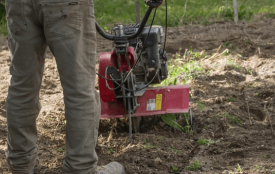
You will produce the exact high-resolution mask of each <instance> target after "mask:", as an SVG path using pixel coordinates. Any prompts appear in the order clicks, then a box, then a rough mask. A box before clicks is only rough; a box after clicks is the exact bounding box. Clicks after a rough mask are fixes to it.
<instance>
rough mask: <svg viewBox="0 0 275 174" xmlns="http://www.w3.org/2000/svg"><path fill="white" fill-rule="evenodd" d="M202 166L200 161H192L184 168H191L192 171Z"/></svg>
mask: <svg viewBox="0 0 275 174" xmlns="http://www.w3.org/2000/svg"><path fill="white" fill-rule="evenodd" d="M201 167H202V164H201V162H200V161H194V162H193V163H192V164H190V165H189V166H187V167H186V168H185V169H186V170H192V171H198V170H199V168H201Z"/></svg>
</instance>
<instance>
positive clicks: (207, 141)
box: [198, 138, 220, 146]
mask: <svg viewBox="0 0 275 174" xmlns="http://www.w3.org/2000/svg"><path fill="white" fill-rule="evenodd" d="M218 142H220V141H213V140H211V139H209V140H207V139H204V138H200V139H199V140H198V143H199V145H207V146H209V145H211V144H214V143H218Z"/></svg>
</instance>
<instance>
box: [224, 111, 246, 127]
mask: <svg viewBox="0 0 275 174" xmlns="http://www.w3.org/2000/svg"><path fill="white" fill-rule="evenodd" d="M224 118H225V119H226V120H228V121H229V123H230V124H231V125H233V124H238V125H239V126H242V121H241V120H240V119H239V118H238V117H236V116H234V115H229V114H228V113H224Z"/></svg>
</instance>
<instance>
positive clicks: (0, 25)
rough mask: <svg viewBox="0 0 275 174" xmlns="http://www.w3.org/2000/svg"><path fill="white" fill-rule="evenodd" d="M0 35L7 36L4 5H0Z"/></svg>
mask: <svg viewBox="0 0 275 174" xmlns="http://www.w3.org/2000/svg"><path fill="white" fill-rule="evenodd" d="M0 35H8V31H7V22H6V11H5V5H4V4H0Z"/></svg>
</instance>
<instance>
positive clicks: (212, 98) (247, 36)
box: [0, 19, 275, 174]
mask: <svg viewBox="0 0 275 174" xmlns="http://www.w3.org/2000/svg"><path fill="white" fill-rule="evenodd" d="M274 31H275V19H267V20H262V21H258V22H254V23H240V24H238V25H236V24H235V23H216V24H212V25H209V26H201V25H193V26H185V27H180V28H169V30H168V41H167V51H168V53H169V54H170V57H172V54H175V53H176V52H178V51H179V52H181V54H182V53H184V52H185V50H186V49H190V47H192V50H193V51H199V52H201V51H205V52H207V53H208V54H213V53H216V52H219V53H221V52H222V51H223V50H225V49H229V50H230V51H232V52H233V53H234V55H235V56H234V57H233V59H234V63H233V64H231V65H228V64H227V63H226V58H225V56H216V57H212V58H211V59H205V60H200V63H201V64H202V66H203V67H204V69H205V71H208V70H211V71H210V73H206V72H205V73H203V75H201V76H200V77H199V78H195V79H193V80H191V81H189V84H190V85H191V90H190V93H191V95H192V99H191V100H190V107H191V108H192V110H193V113H194V116H195V123H196V124H195V131H194V132H193V133H182V132H180V131H178V130H176V129H174V128H171V127H169V126H167V125H166V124H165V123H163V122H162V121H161V119H160V116H149V117H146V118H145V119H143V120H142V127H141V128H142V129H141V133H137V134H134V136H133V143H132V144H129V139H128V130H127V127H128V126H127V122H126V121H125V120H122V121H121V122H118V121H116V120H101V126H100V132H99V138H98V144H97V148H96V151H97V153H98V156H99V165H104V164H106V163H108V162H111V161H118V162H121V163H122V164H124V165H125V168H126V172H127V173H128V174H149V173H151V174H167V173H181V174H187V173H211V174H212V173H213V174H214V173H230V172H235V173H247V174H252V173H255V174H256V173H267V174H269V173H270V174H272V173H274V172H275V162H274V161H275V146H274V144H275V139H274V133H273V129H274V128H275V119H274V117H275V81H274V78H275V43H274V40H275V35H274ZM180 48H181V49H180ZM111 49H112V48H111V43H110V42H108V41H106V40H104V39H103V38H101V37H100V36H98V52H107V51H111ZM237 54H241V55H242V56H240V55H239V56H237ZM9 65H10V56H9V51H8V47H7V39H6V38H5V37H4V38H1V39H0V166H1V167H0V173H3V174H8V173H11V172H10V171H9V169H8V167H7V164H6V162H5V150H6V143H7V141H6V137H7V126H6V116H5V114H6V108H5V100H6V96H7V92H8V86H9V80H10V75H9V68H8V66H9ZM237 65H238V66H237ZM235 66H237V67H235ZM40 101H41V105H42V110H41V112H40V115H39V117H38V119H37V126H38V131H39V140H38V144H39V148H40V150H39V156H40V159H41V162H42V170H41V172H40V173H48V174H54V173H56V174H59V173H62V159H63V157H64V154H65V142H64V137H65V124H66V123H65V118H64V103H63V94H62V88H61V85H60V80H59V76H58V72H57V68H56V63H55V60H54V57H53V56H52V55H51V53H50V51H48V52H47V59H46V65H45V71H44V78H43V84H42V88H41V92H40ZM198 103H201V104H198ZM178 122H179V123H180V124H182V125H183V126H185V124H186V122H185V121H184V119H183V117H182V116H180V115H179V116H178ZM201 138H203V139H207V140H211V142H212V143H210V144H209V145H199V144H198V142H199V139H201ZM196 161H197V162H198V161H199V162H200V163H201V165H202V166H201V167H199V168H198V170H197V171H191V170H187V169H186V167H187V166H190V165H191V164H192V163H193V162H196ZM238 166H240V168H241V170H240V169H239V170H237V168H238ZM173 168H174V169H175V168H177V171H175V170H174V171H173V170H172V169H173Z"/></svg>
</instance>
